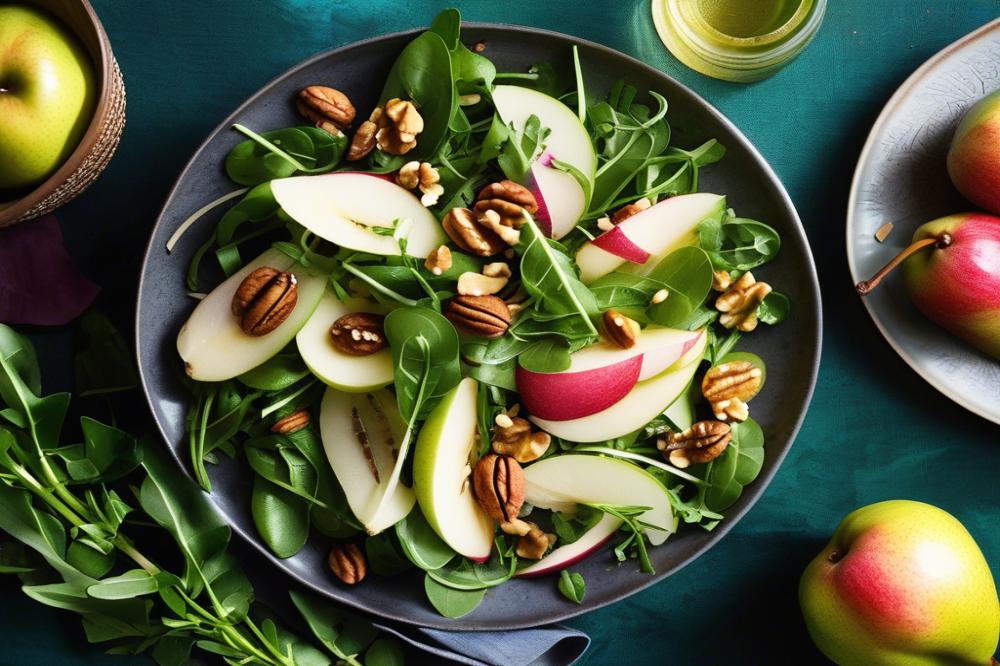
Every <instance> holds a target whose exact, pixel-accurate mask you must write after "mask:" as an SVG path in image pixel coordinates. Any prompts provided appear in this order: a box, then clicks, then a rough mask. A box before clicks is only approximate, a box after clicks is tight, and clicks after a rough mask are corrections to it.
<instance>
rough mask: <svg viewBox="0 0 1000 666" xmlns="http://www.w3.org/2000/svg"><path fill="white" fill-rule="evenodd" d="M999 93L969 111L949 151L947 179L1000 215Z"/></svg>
mask: <svg viewBox="0 0 1000 666" xmlns="http://www.w3.org/2000/svg"><path fill="white" fill-rule="evenodd" d="M997 146H1000V91H997V92H995V93H993V94H992V95H989V96H987V97H985V98H983V99H982V100H980V101H979V102H978V103H977V104H976V105H975V106H973V107H972V108H971V109H969V111H968V113H966V115H965V117H964V118H963V119H962V122H960V123H959V125H958V129H956V130H955V137H954V139H953V140H952V143H951V149H950V150H949V151H948V175H949V176H951V182H953V183H954V184H955V187H956V188H958V191H959V192H961V193H962V194H963V195H964V196H965V198H966V199H968V200H969V201H971V202H972V203H974V204H976V205H977V206H979V207H981V208H984V209H985V210H988V211H990V212H991V213H997V214H1000V150H998V149H997Z"/></svg>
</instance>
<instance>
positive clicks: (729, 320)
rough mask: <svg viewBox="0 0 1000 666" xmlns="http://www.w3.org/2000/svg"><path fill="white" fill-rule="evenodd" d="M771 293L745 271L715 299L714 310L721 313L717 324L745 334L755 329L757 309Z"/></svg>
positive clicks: (767, 287)
mask: <svg viewBox="0 0 1000 666" xmlns="http://www.w3.org/2000/svg"><path fill="white" fill-rule="evenodd" d="M770 293H771V285H769V284H767V283H766V282H757V280H756V279H754V276H753V273H751V272H750V271H747V272H746V273H744V274H743V275H741V276H740V277H739V279H737V280H736V281H735V282H733V284H732V285H730V286H729V289H727V290H726V291H725V292H724V293H723V294H722V295H721V296H719V297H718V298H717V299H715V308H716V309H717V310H718V311H719V312H721V313H722V316H721V317H719V323H720V324H722V325H723V326H725V327H726V328H735V329H737V330H740V331H743V332H744V333H747V332H749V331H752V330H754V329H755V328H757V308H758V307H760V304H761V303H763V302H764V298H765V297H767V295H768V294H770Z"/></svg>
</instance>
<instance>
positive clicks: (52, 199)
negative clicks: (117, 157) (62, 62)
mask: <svg viewBox="0 0 1000 666" xmlns="http://www.w3.org/2000/svg"><path fill="white" fill-rule="evenodd" d="M29 4H34V5H37V6H38V7H40V8H41V9H43V10H45V11H47V12H49V13H50V14H52V15H54V16H56V17H58V18H59V19H60V20H61V21H62V22H63V23H65V24H66V25H67V26H68V27H69V29H70V30H71V31H72V32H73V33H74V34H75V35H76V36H77V37H78V38H79V39H80V41H81V42H82V43H83V45H84V47H85V48H86V49H87V51H88V52H89V53H90V56H91V59H92V60H93V61H94V63H95V71H96V74H97V79H98V85H99V93H98V96H97V104H96V107H95V110H94V117H93V118H92V119H91V121H90V125H89V126H88V127H87V131H86V132H85V133H84V135H83V138H82V139H80V144H79V145H78V146H77V147H76V150H74V151H73V153H72V154H71V155H70V157H69V159H67V160H66V162H65V164H63V165H62V166H61V167H59V169H57V170H56V172H55V173H53V174H52V175H51V176H49V178H48V179H47V180H45V181H44V182H43V183H42V184H41V185H39V186H38V187H37V188H35V189H34V190H32V191H31V192H30V193H28V194H27V195H26V196H24V197H22V198H21V199H18V200H16V201H14V202H12V203H10V204H8V205H6V206H5V207H2V208H0V227H4V226H7V225H11V224H15V223H17V222H23V221H25V220H30V219H32V218H35V217H39V216H40V215H44V214H46V213H50V212H52V211H53V210H55V209H56V208H58V207H59V206H62V205H63V204H65V203H67V202H68V201H70V200H71V199H73V198H74V197H76V196H77V195H78V194H80V193H81V192H83V191H84V190H85V189H87V187H89V186H90V184H91V183H93V182H94V181H95V180H97V177H98V176H99V175H101V172H102V171H104V168H105V167H106V166H107V165H108V162H110V161H111V156H112V155H114V152H115V149H116V148H117V147H118V141H119V139H120V138H121V135H122V129H124V127H125V82H124V81H123V79H122V73H121V70H120V69H119V68H118V63H117V61H116V60H115V57H114V54H113V53H112V52H111V43H110V42H109V41H108V36H107V34H106V33H105V32H104V26H102V25H101V22H100V20H98V18H97V15H96V14H95V13H94V9H93V8H92V7H91V6H90V3H89V2H88V1H87V0H31V2H30V3H29Z"/></svg>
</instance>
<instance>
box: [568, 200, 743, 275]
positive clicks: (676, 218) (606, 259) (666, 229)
mask: <svg viewBox="0 0 1000 666" xmlns="http://www.w3.org/2000/svg"><path fill="white" fill-rule="evenodd" d="M725 210H726V198H725V197H723V196H720V195H718V194H708V193H706V192H698V193H696V194H682V195H680V196H676V197H670V198H669V199H664V200H663V201H661V202H660V203H658V204H656V205H655V206H651V207H649V208H647V209H646V210H644V211H641V212H639V213H636V214H635V215H633V216H632V217H630V218H628V219H626V220H625V221H624V222H622V223H621V224H618V225H616V226H615V227H614V228H613V229H611V230H610V231H606V232H604V233H603V234H601V235H600V236H598V237H597V238H595V239H594V240H592V241H587V242H586V243H584V244H583V245H582V246H581V247H580V249H579V250H578V251H577V253H576V263H577V265H578V266H579V267H580V279H581V280H583V281H584V282H587V283H589V282H593V281H594V280H596V279H597V278H599V277H601V276H602V275H606V274H608V273H610V272H611V271H613V270H616V269H619V270H623V271H627V272H635V273H640V274H642V275H645V274H647V273H649V272H650V271H651V270H653V268H655V267H656V264H658V263H659V262H660V260H661V259H662V258H663V257H665V256H667V255H668V254H670V253H671V252H672V251H674V250H676V249H677V248H679V247H682V246H684V245H694V244H696V243H697V242H698V236H697V229H698V225H699V224H701V222H703V221H704V220H707V219H709V218H719V217H721V215H722V214H723V213H724V212H725ZM623 264H624V266H623ZM619 267H620V268H619Z"/></svg>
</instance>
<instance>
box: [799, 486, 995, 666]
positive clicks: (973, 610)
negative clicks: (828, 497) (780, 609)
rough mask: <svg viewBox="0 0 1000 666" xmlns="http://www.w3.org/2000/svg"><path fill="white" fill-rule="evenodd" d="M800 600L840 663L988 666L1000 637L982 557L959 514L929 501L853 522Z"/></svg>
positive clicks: (815, 567) (866, 511)
mask: <svg viewBox="0 0 1000 666" xmlns="http://www.w3.org/2000/svg"><path fill="white" fill-rule="evenodd" d="M799 602H800V603H801V605H802V614H803V615H804V616H805V620H806V626H807V627H808V629H809V634H810V635H811V636H812V638H813V640H814V641H815V642H816V645H817V646H818V647H819V648H820V650H822V651H823V653H824V654H826V656H828V657H829V658H830V659H832V660H833V661H835V662H836V663H838V664H841V666H854V665H857V666H937V665H942V666H943V665H944V664H970V665H972V664H981V665H982V666H989V664H990V663H991V657H992V655H993V652H994V650H996V647H997V634H998V633H1000V604H998V602H997V588H996V585H995V584H994V582H993V576H992V574H991V573H990V567H989V564H988V563H987V562H986V558H985V557H983V553H982V551H981V550H979V547H978V546H977V545H976V542H975V541H974V540H973V538H972V536H971V535H970V534H969V532H968V531H967V530H966V529H965V527H963V526H962V524H961V523H960V522H959V521H958V520H956V519H955V517H954V516H952V515H951V514H949V513H947V512H945V511H942V510H941V509H939V508H937V507H934V506H931V505H930V504H924V503H923V502H912V501H907V500H892V501H888V502H879V503H877V504H871V505H869V506H866V507H862V508H860V509H858V510H857V511H854V512H853V513H851V514H850V515H848V516H847V517H846V518H844V520H843V522H841V523H840V526H839V527H838V528H837V531H836V532H834V534H833V538H832V539H831V540H830V543H829V544H827V546H826V547H825V548H824V549H823V550H822V551H821V552H820V553H819V555H817V556H816V559H814V560H813V561H812V562H811V563H810V564H809V567H808V568H807V569H806V570H805V573H804V574H803V575H802V581H801V582H800V584H799ZM992 663H993V664H996V662H995V661H993V662H992Z"/></svg>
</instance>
